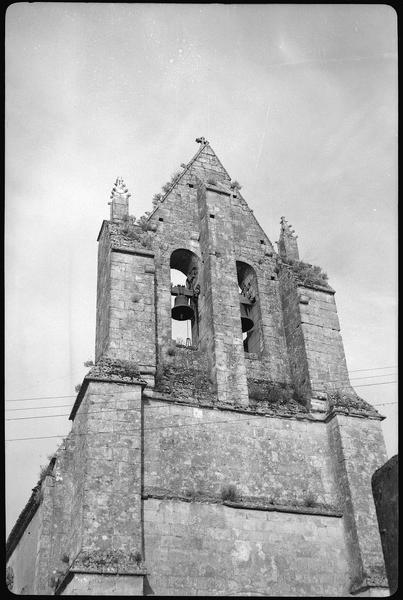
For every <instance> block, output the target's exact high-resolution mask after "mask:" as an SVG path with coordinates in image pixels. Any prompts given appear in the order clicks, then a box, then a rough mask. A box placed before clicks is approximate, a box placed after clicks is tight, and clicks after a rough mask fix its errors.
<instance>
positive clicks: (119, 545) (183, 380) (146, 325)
mask: <svg viewBox="0 0 403 600" xmlns="http://www.w3.org/2000/svg"><path fill="white" fill-rule="evenodd" d="M196 142H197V144H198V150H197V152H196V154H195V155H194V157H193V158H192V159H191V160H190V161H189V162H188V163H186V164H183V165H182V167H181V171H180V172H179V173H177V174H176V175H175V177H174V178H173V179H172V181H171V182H170V183H169V184H167V185H165V186H164V188H163V189H164V194H158V195H157V196H156V201H155V206H154V209H153V211H152V212H151V214H148V215H146V216H145V217H141V218H137V219H136V218H135V217H133V216H131V215H130V214H129V204H128V202H129V197H130V194H129V191H128V189H127V187H126V186H125V184H124V181H123V179H122V178H121V177H120V178H118V179H117V180H116V182H115V185H114V187H113V189H112V194H111V202H110V206H111V212H110V219H109V220H105V221H104V222H103V224H102V226H101V230H100V233H99V236H98V286H97V321H96V352H95V359H96V360H95V366H94V367H93V368H92V369H91V370H90V372H89V373H88V374H87V376H86V377H85V378H84V381H83V384H82V386H81V389H80V392H79V394H78V396H77V399H76V402H75V404H74V407H73V410H72V412H71V415H70V419H71V421H72V429H71V432H70V434H69V436H68V437H67V439H66V440H65V441H64V444H63V446H62V447H61V448H60V449H59V451H58V453H57V454H56V456H55V458H54V460H53V462H52V463H51V466H50V467H49V469H50V471H49V477H48V476H47V477H46V478H45V480H44V481H43V482H42V483H41V486H42V488H41V489H42V492H41V493H42V496H41V497H42V498H43V499H44V500H43V501H42V505H41V506H42V509H41V510H42V512H41V513H40V514H41V515H43V517H41V518H43V519H44V521H43V523H44V526H43V529H40V528H39V529H38V527H36V529H35V531H37V532H38V531H39V532H40V533H37V534H35V535H38V541H37V554H36V557H37V558H36V559H35V560H36V563H35V569H33V571H32V574H31V580H32V581H31V584H32V589H33V590H35V592H34V593H41V594H49V593H57V594H68V595H75V594H95V595H96V594H98V595H99V594H105V593H109V594H112V595H153V594H156V595H185V596H186V595H187V596H192V595H213V596H214V595H251V596H253V595H265V596H285V595H295V596H303V595H306V596H312V595H317V596H321V595H323V596H326V595H327V596H346V595H360V596H361V595H385V594H386V593H387V584H386V578H385V572H384V563H383V555H382V547H381V543H380V538H379V532H378V525H377V519H376V513H375V507H374V503H373V498H372V490H371V476H372V473H373V472H374V471H375V470H376V469H377V468H379V467H380V466H381V465H382V464H384V462H386V451H385V446H384V441H383V437H382V432H381V428H380V422H381V420H382V418H383V417H382V416H381V415H380V414H379V413H378V412H377V411H376V410H375V409H374V408H373V407H372V406H371V405H369V404H368V403H367V402H365V401H364V400H363V399H362V398H360V397H359V396H358V395H357V394H356V392H355V391H354V389H353V388H352V386H351V383H350V381H349V377H348V371H347V365H346V361H345V356H344V348H343V342H342V338H341V334H340V326H339V321H338V317H337V310H336V305H335V300H334V296H335V291H334V290H333V289H332V288H331V287H330V285H329V283H328V280H327V276H326V274H325V273H323V271H322V270H321V269H320V268H319V267H316V266H313V265H310V264H308V263H305V262H303V261H301V260H300V258H299V250H298V246H297V241H296V236H295V235H294V234H295V232H294V231H293V230H292V229H291V227H290V226H289V225H288V224H287V222H286V220H285V218H284V217H282V218H281V229H280V238H279V242H278V250H279V251H278V253H277V252H276V251H275V250H274V248H273V245H272V243H271V241H270V240H269V239H268V237H267V235H266V234H265V233H264V231H263V229H262V228H261V226H260V225H259V223H258V222H257V220H256V218H255V216H254V214H253V211H252V210H251V209H250V208H249V207H248V205H247V203H246V201H245V199H244V198H243V196H242V194H241V191H240V186H239V184H237V182H235V181H233V180H232V179H231V177H230V176H229V174H228V172H227V171H226V170H225V168H224V167H223V165H222V164H221V162H220V160H219V159H218V157H217V155H216V154H215V152H214V151H213V149H212V147H211V145H210V144H209V142H208V141H207V140H206V139H205V138H203V137H201V138H197V140H196ZM171 270H176V271H179V272H180V273H181V274H182V276H183V281H181V282H180V283H178V282H176V281H172V280H171ZM175 322H182V323H188V331H189V332H190V333H189V335H188V336H187V339H186V342H185V343H181V342H178V341H177V340H175V339H173V323H175ZM49 478H51V479H49ZM38 497H39V496H38ZM38 514H39V513H38ZM52 519H53V521H52ZM22 522H24V520H22V521H20V523H22ZM49 523H54V524H56V525H57V527H53V528H50V527H49V526H48V525H49ZM19 527H20V529H19V530H18V531H19V532H20V533H19V534H18V535H20V538H18V540H22V542H21V541H19V542H18V543H19V544H21V543H25V542H24V539H25V538H24V535H25V533H24V531H23V530H22V529H21V527H22V526H21V524H20V526H19ZM20 530H21V531H20ZM17 537H18V536H16V535H14V538H13V539H14V540H16V539H17ZM27 543H28V542H27ZM29 543H30V544H32V538H30V541H29ZM18 547H19V546H16V545H14V547H13V548H18ZM62 549H63V552H62ZM13 552H14V553H13ZM11 554H12V556H11V559H10V565H12V564H14V565H15V568H16V569H17V568H19V567H18V564H19V563H18V552H17V551H16V550H15V549H13V551H12V552H11ZM13 561H14V562H13ZM24 573H25V572H24ZM51 573H58V576H57V578H56V582H55V581H53V584H52V580H51ZM18 576H19V577H23V576H24V577H25V576H26V575H24V574H23V573H22V571H21V574H20V575H18ZM52 576H53V575H52ZM52 585H53V587H52ZM28 589H30V588H29V587H28ZM17 593H18V592H17Z"/></svg>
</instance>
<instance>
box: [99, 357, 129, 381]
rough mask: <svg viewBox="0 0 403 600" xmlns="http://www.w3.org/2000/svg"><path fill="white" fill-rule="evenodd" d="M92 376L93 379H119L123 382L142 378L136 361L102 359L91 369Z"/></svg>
mask: <svg viewBox="0 0 403 600" xmlns="http://www.w3.org/2000/svg"><path fill="white" fill-rule="evenodd" d="M90 375H91V376H92V377H102V378H117V379H119V380H122V381H124V380H130V381H131V380H133V379H135V380H136V379H138V378H139V377H140V371H139V367H138V365H137V363H136V362H134V361H131V360H119V359H112V358H102V359H101V360H100V361H99V362H97V364H96V365H95V366H94V367H93V368H92V369H91V371H90Z"/></svg>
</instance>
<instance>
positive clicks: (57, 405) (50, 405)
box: [5, 404, 72, 412]
mask: <svg viewBox="0 0 403 600" xmlns="http://www.w3.org/2000/svg"><path fill="white" fill-rule="evenodd" d="M69 406H72V405H71V404H48V405H47V406H25V407H24V408H6V409H5V410H6V412H10V411H13V412H14V411H16V410H41V409H42V408H43V409H45V408H68V407H69Z"/></svg>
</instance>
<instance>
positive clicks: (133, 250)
mask: <svg viewBox="0 0 403 600" xmlns="http://www.w3.org/2000/svg"><path fill="white" fill-rule="evenodd" d="M111 250H112V252H121V253H122V254H135V255H136V256H148V257H150V258H154V256H155V255H154V252H152V251H151V250H145V249H141V248H129V247H128V246H117V245H116V244H112V246H111Z"/></svg>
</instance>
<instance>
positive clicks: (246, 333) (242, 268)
mask: <svg viewBox="0 0 403 600" xmlns="http://www.w3.org/2000/svg"><path fill="white" fill-rule="evenodd" d="M236 268H237V276H238V289H239V292H240V294H239V302H240V313H241V330H242V339H243V347H244V350H245V352H251V353H256V354H260V353H261V352H263V338H262V334H261V314H260V304H259V297H258V288H257V277H256V273H255V271H254V269H253V268H252V267H251V266H250V265H248V264H246V263H244V262H241V261H237V263H236Z"/></svg>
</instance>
